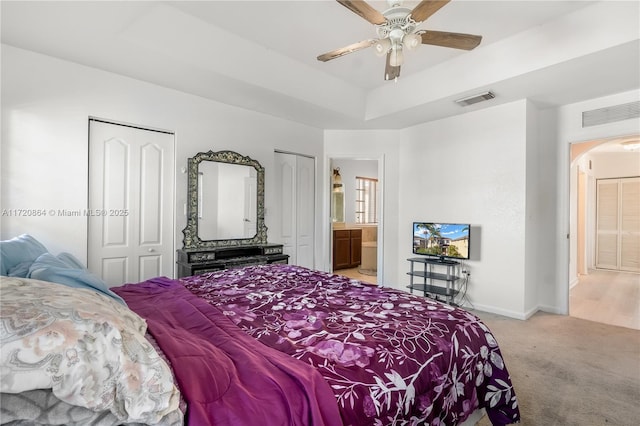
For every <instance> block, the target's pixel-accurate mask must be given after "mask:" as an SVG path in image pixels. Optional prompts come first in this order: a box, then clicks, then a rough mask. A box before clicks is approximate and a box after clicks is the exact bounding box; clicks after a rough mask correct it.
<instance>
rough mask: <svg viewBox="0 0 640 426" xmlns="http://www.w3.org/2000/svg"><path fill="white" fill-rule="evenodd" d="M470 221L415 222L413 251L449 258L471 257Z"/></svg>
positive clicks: (461, 258) (442, 258) (462, 258)
mask: <svg viewBox="0 0 640 426" xmlns="http://www.w3.org/2000/svg"><path fill="white" fill-rule="evenodd" d="M470 230H471V226H470V225H469V224H468V223H436V222H413V253H414V254H420V255H425V256H433V257H438V258H440V260H442V261H446V260H448V259H454V260H455V259H459V260H465V259H469V240H470V237H471V232H470Z"/></svg>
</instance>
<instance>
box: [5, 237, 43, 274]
mask: <svg viewBox="0 0 640 426" xmlns="http://www.w3.org/2000/svg"><path fill="white" fill-rule="evenodd" d="M43 253H47V248H46V247H45V246H43V245H42V243H40V242H39V241H38V240H36V239H35V238H33V237H32V236H31V235H28V234H22V235H20V236H19V237H15V238H12V239H10V240H5V241H0V275H5V276H7V275H9V271H12V276H19V277H21V278H26V275H19V274H22V273H25V272H26V268H25V267H24V266H25V262H27V264H28V262H33V261H35V260H36V259H37V258H38V256H40V255H41V254H43Z"/></svg>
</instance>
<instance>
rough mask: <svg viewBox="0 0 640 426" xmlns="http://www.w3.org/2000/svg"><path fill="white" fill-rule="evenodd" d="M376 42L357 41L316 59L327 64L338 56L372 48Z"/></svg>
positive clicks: (372, 40)
mask: <svg viewBox="0 0 640 426" xmlns="http://www.w3.org/2000/svg"><path fill="white" fill-rule="evenodd" d="M377 41H378V40H376V39H369V40H363V41H359V42H357V43H353V44H350V45H348V46H345V47H343V48H341V49H336V50H332V51H331V52H327V53H323V54H322V55H320V56H318V57H317V58H316V59H318V60H319V61H322V62H327V61H330V60H332V59H336V58H339V57H340V56H344V55H346V54H349V53H352V52H356V51H358V50H362V49H366V48H367V47H370V46H373V45H374V44H375V43H376V42H377Z"/></svg>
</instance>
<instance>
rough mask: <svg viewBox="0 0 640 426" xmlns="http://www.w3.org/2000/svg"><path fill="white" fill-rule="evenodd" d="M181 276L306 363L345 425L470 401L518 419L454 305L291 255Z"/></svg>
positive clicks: (414, 417)
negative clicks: (314, 266)
mask: <svg viewBox="0 0 640 426" xmlns="http://www.w3.org/2000/svg"><path fill="white" fill-rule="evenodd" d="M181 281H182V283H183V284H184V285H185V286H186V288H188V289H189V290H190V291H191V292H192V293H193V294H195V295H197V296H199V297H200V298H203V299H205V300H207V301H208V302H209V303H210V304H211V305H213V306H217V307H218V308H220V309H221V310H222V311H223V312H224V314H225V315H226V316H227V317H228V318H230V319H231V320H232V321H233V322H234V323H235V324H237V325H238V326H239V327H240V328H242V329H243V330H244V331H245V332H246V333H247V334H249V335H251V336H253V337H254V338H256V339H258V340H259V341H260V342H262V343H263V344H264V345H266V346H268V347H271V348H274V349H277V350H279V351H281V352H283V353H286V354H289V355H290V356H292V357H294V358H296V359H299V360H301V361H303V362H305V363H307V364H310V365H312V366H313V367H315V368H316V369H317V371H319V372H320V373H321V374H322V376H323V377H324V378H325V380H326V381H327V382H328V383H329V385H330V386H331V389H332V390H333V393H334V395H335V398H336V400H337V401H338V405H339V408H340V413H341V416H342V421H343V424H345V425H354V426H355V425H358V426H361V425H405V424H429V425H454V424H458V423H460V422H462V421H464V420H465V419H466V418H467V417H468V416H469V415H470V414H471V413H472V412H473V411H474V410H475V409H476V408H478V407H484V408H485V409H486V411H487V414H488V416H489V418H490V420H491V422H492V423H493V424H494V425H505V424H511V423H516V422H518V421H519V418H520V414H519V409H518V405H517V399H516V395H515V392H514V389H513V386H512V384H511V379H510V377H509V373H508V371H507V368H506V366H505V364H504V361H503V358H502V355H501V352H500V349H499V347H498V344H497V342H496V340H495V338H494V337H493V335H492V334H491V332H490V330H489V329H488V328H487V327H486V325H485V324H483V323H482V322H481V320H479V319H478V318H477V317H476V316H474V315H473V314H471V313H469V312H467V311H465V310H463V309H459V308H454V307H451V306H448V305H444V304H442V303H440V302H437V301H433V300H431V299H427V298H424V297H420V296H416V295H411V294H408V293H406V292H402V291H398V290H393V289H386V288H384V289H383V288H378V287H374V286H369V285H364V284H362V283H360V282H359V281H356V280H351V279H349V278H347V277H343V276H339V275H332V274H328V273H324V272H319V271H314V270H310V269H306V268H302V267H298V266H292V265H260V266H250V267H246V268H243V269H231V270H224V271H219V272H213V273H209V274H204V275H197V276H193V277H187V278H182V279H181ZM127 302H128V300H127Z"/></svg>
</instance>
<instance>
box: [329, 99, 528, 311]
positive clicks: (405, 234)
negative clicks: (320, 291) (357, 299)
mask: <svg viewBox="0 0 640 426" xmlns="http://www.w3.org/2000/svg"><path fill="white" fill-rule="evenodd" d="M528 108H531V105H529V103H528V102H527V101H518V102H513V103H510V104H507V105H501V106H497V107H493V108H488V109H486V110H481V111H476V112H472V113H468V114H464V115H460V116H457V117H451V118H446V119H442V120H438V121H434V122H430V123H425V124H421V125H418V126H414V127H411V128H408V129H404V130H401V131H396V132H393V131H385V132H363V131H327V132H325V150H326V155H327V157H334V156H339V155H345V154H348V153H352V154H354V155H357V153H358V152H362V150H366V152H368V153H373V155H375V153H380V154H381V155H384V156H385V169H384V170H385V173H384V179H383V188H384V196H385V203H384V205H385V214H384V239H385V243H384V252H385V268H386V269H385V274H384V284H385V285H387V286H392V287H395V288H398V289H406V286H407V285H408V280H409V278H408V276H407V274H406V272H407V270H408V268H409V263H408V262H407V260H406V259H407V258H409V257H411V256H412V249H411V247H412V240H411V224H412V222H413V221H415V220H427V221H442V222H458V223H471V226H472V229H471V232H472V235H473V236H472V238H473V240H472V242H471V260H470V261H469V262H468V263H467V266H468V267H469V269H470V270H471V282H470V286H469V291H468V297H469V299H470V300H471V301H472V302H473V305H474V306H475V307H476V308H479V309H483V310H487V311H492V312H497V313H502V314H505V315H508V316H512V317H516V318H524V317H525V316H526V315H528V313H526V312H525V310H526V308H528V307H529V306H531V305H533V306H535V305H536V300H535V298H534V300H532V301H531V300H526V298H525V296H526V295H525V288H526V286H525V284H526V280H527V277H526V274H525V260H526V259H525V254H526V251H525V232H526V228H525V222H526V202H527V199H526V193H527V173H526V170H527V166H528V164H527V158H526V155H527V138H528V137H535V136H536V135H537V132H536V131H535V130H534V131H532V130H531V129H528V128H527V120H528V118H529V119H531V118H530V117H529V116H528V115H527V114H528V113H527V109H528ZM535 124H536V123H535V122H534V124H533V125H535ZM532 132H533V133H532ZM390 141H392V142H390ZM536 163H537V161H535V162H533V164H532V165H531V167H534V166H536ZM536 249H537V247H536ZM530 285H534V284H533V283H531V284H530Z"/></svg>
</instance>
